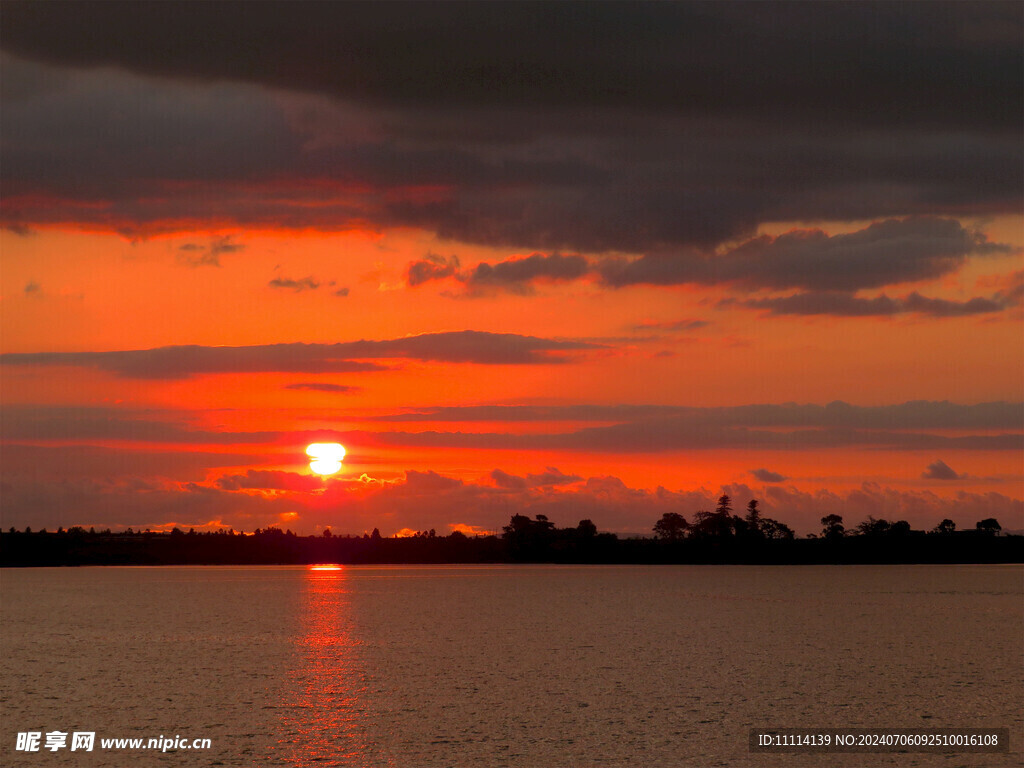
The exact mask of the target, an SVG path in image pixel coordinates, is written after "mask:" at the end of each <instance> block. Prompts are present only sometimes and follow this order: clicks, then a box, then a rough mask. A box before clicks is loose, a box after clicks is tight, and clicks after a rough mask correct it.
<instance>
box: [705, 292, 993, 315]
mask: <svg viewBox="0 0 1024 768" xmlns="http://www.w3.org/2000/svg"><path fill="white" fill-rule="evenodd" d="M723 303H724V304H732V303H736V302H732V301H729V302H723ZM739 303H740V304H741V305H742V306H745V307H749V308H751V309H764V310H767V311H769V312H770V313H771V314H773V315H832V316H835V317H891V316H893V315H901V314H919V315H927V316H930V317H964V316H969V315H981V314H990V313H992V312H1002V311H1003V310H1005V309H1007V307H1008V306H1009V304H1008V303H1007V302H1006V301H1005V300H1004V299H1003V298H1002V297H1000V296H996V297H994V298H991V299H988V298H983V297H980V296H979V297H975V298H973V299H969V300H967V301H950V300H948V299H936V298H928V297H926V296H922V295H921V294H919V293H917V292H916V291H915V292H913V293H910V294H908V295H907V296H904V297H902V298H889V297H888V296H886V295H885V294H884V293H883V294H882V295H881V296H876V297H874V298H871V299H865V298H858V297H856V296H853V295H851V294H849V293H840V292H836V291H822V292H809V293H796V294H793V295H791V296H782V297H776V298H765V299H747V300H745V301H742V302H739Z"/></svg>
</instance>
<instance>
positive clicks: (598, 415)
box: [370, 400, 1024, 431]
mask: <svg viewBox="0 0 1024 768" xmlns="http://www.w3.org/2000/svg"><path fill="white" fill-rule="evenodd" d="M664 419H674V420H676V421H677V423H679V425H680V427H681V428H682V429H683V430H684V431H686V430H689V429H691V428H693V429H697V428H706V429H715V428H719V427H743V426H745V427H751V428H764V427H793V428H805V427H818V428H823V429H839V430H841V429H893V430H906V429H944V430H951V429H952V430H969V429H978V430H999V429H1004V430H1013V429H1020V428H1022V427H1024V402H1013V403H1010V402H1002V401H997V402H990V403H976V404H970V405H969V404H963V403H951V402H949V401H948V400H942V401H932V400H911V401H908V402H904V403H896V404H892V405H876V406H862V405H852V404H850V403H845V402H843V401H841V400H836V401H834V402H831V403H828V404H826V405H817V404H813V403H805V404H798V403H777V404H773V403H758V404H753V405H737V406H723V407H712V408H696V407H690V406H674V405H635V404H620V405H597V404H576V405H469V406H440V407H435V408H421V409H416V410H410V411H401V412H398V413H393V414H385V415H382V416H378V417H373V418H371V419H370V420H371V421H394V422H403V421H412V422H415V421H427V422H452V423H460V422H480V421H490V422H509V423H517V422H540V421H555V422H558V421H562V422H613V423H614V422H619V423H627V422H637V423H639V422H647V421H651V422H658V421H662V420H664Z"/></svg>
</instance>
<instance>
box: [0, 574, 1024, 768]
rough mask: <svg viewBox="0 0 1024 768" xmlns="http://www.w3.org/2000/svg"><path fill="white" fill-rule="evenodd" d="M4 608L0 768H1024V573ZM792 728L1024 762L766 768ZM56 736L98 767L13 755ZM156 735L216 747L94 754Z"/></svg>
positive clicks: (192, 596)
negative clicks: (88, 744) (759, 735)
mask: <svg viewBox="0 0 1024 768" xmlns="http://www.w3.org/2000/svg"><path fill="white" fill-rule="evenodd" d="M0 597H2V603H0V609H2V615H0V620H2V624H0V632H2V641H3V642H2V659H0V664H2V666H0V672H2V678H0V679H2V695H0V739H2V741H0V765H3V766H22V765H25V766H44V765H75V766H92V765H159V766H164V765H175V766H178V765H180V766H208V765H226V766H236V765H245V766H261V767H262V766H305V765H341V766H394V767H395V768H421V767H423V768H431V767H433V766H456V767H457V768H462V767H463V766H466V767H467V768H468V767H472V768H489V767H490V766H515V767H520V766H522V767H526V766H529V767H530V768H533V767H535V766H536V767H537V768H560V767H561V766H580V767H581V768H582V767H583V766H587V767H590V766H716V765H723V766H725V765H728V766H784V765H785V766H789V765H795V766H818V765H842V766H861V765H872V766H878V765H900V766H915V765H921V766H944V767H948V768H955V767H956V766H988V765H992V766H1004V765H1005V766H1011V765H1019V764H1021V762H1022V759H1021V758H1022V755H1021V750H1022V746H1024V744H1022V739H1024V714H1022V713H1024V686H1022V683H1021V680H1022V676H1024V569H1022V568H1021V567H1019V566H837V567H828V566H822V567H818V566H804V567H745V566H579V567H575V566H531V565H521V566H429V567H414V566H380V567H371V566H360V567H344V568H342V569H339V570H310V569H308V568H306V567H251V568H248V567H182V568H177V567H159V568H77V569H23V570H19V569H5V570H3V571H2V572H0ZM771 726H774V727H812V726H827V727H830V728H831V727H893V728H911V727H936V728H938V727H1004V728H1005V727H1008V728H1010V733H1011V753H1010V754H1008V755H1007V754H1004V755H997V754H989V755H982V754H970V755H965V754H952V755H950V754H946V755H934V754H920V753H918V754H914V753H911V754H901V755H892V754H878V755H871V756H864V755H841V754H840V755H821V754H818V755H792V754H789V755H762V754H751V753H750V752H749V751H748V747H747V739H748V731H749V729H750V728H753V727H771ZM54 730H58V731H62V732H68V733H71V732H74V731H86V732H89V731H92V732H95V733H96V738H97V745H96V749H94V751H93V752H91V753H90V752H83V751H82V750H78V751H75V752H71V751H70V750H69V749H67V748H65V749H63V750H60V751H57V752H51V751H47V750H45V749H44V750H43V751H42V752H41V753H25V752H19V751H16V750H15V747H16V737H17V733H18V732H28V731H41V732H43V733H46V732H49V731H54ZM159 736H165V737H170V738H174V737H175V736H182V737H185V738H188V739H189V740H191V739H193V738H209V739H210V740H211V744H212V748H211V749H209V750H178V751H170V752H166V753H160V752H157V751H148V752H147V751H135V752H133V751H130V750H124V751H115V750H106V751H103V750H101V749H100V748H99V740H100V739H101V738H108V737H111V738H113V737H117V738H125V737H144V738H149V737H153V738H156V737H159ZM69 746H70V744H69Z"/></svg>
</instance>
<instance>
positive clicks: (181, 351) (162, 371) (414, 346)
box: [0, 331, 597, 379]
mask: <svg viewBox="0 0 1024 768" xmlns="http://www.w3.org/2000/svg"><path fill="white" fill-rule="evenodd" d="M596 347H597V345H594V344H587V343H584V342H576V341H554V340H550V339H541V338H537V337H535V336H521V335H518V334H514V333H487V332H483V331H451V332H447V333H427V334H421V335H419V336H408V337H405V338H401V339H387V340H382V341H367V340H362V341H350V342H344V343H339V344H302V343H292V344H264V345H258V346H249V347H204V346H199V345H188V346H174V347H158V348H156V349H139V350H125V351H117V352H25V353H6V354H3V355H0V362H2V363H3V364H5V365H51V366H76V367H91V368H98V369H99V370H103V371H108V372H110V373H113V374H115V375H117V376H121V377H124V378H133V379H181V378H187V377H189V376H194V375H198V374H216V373H259V372H274V371H278V372H291V373H341V372H356V371H379V370H385V369H384V367H383V366H381V365H379V364H376V363H368V362H360V360H364V359H368V358H382V359H399V358H407V359H412V360H427V361H437V362H448V363H477V364H481V365H532V364H551V363H564V362H567V361H568V358H567V357H565V356H564V355H563V354H562V353H566V352H575V351H580V350H587V349H594V348H596Z"/></svg>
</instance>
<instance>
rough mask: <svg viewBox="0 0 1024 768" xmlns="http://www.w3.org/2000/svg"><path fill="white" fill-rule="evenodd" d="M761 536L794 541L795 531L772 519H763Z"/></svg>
mask: <svg viewBox="0 0 1024 768" xmlns="http://www.w3.org/2000/svg"><path fill="white" fill-rule="evenodd" d="M761 535H763V536H764V538H766V539H792V538H793V529H792V528H790V527H789V526H788V525H786V524H785V523H780V522H779V521H778V520H772V519H771V518H770V517H765V518H762V519H761Z"/></svg>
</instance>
